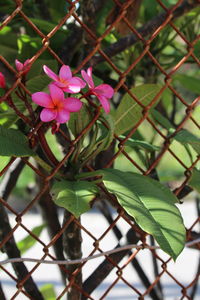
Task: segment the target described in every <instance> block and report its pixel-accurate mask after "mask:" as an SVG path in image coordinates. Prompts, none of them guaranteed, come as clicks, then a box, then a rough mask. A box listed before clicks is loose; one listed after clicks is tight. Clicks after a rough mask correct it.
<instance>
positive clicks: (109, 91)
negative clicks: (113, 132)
mask: <svg viewBox="0 0 200 300" xmlns="http://www.w3.org/2000/svg"><path fill="white" fill-rule="evenodd" d="M81 75H82V77H83V79H84V80H85V81H86V82H87V84H88V87H89V94H90V95H95V96H96V97H97V98H98V99H99V101H100V103H101V105H102V107H103V109H104V110H105V112H106V113H107V114H108V113H109V112H110V103H109V99H110V98H112V96H113V94H114V90H113V88H112V87H111V86H110V85H109V84H100V85H98V86H96V87H95V85H94V81H93V78H92V68H91V67H90V68H88V69H87V72H86V71H84V70H82V71H81Z"/></svg>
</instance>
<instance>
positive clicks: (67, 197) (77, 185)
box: [51, 180, 98, 218]
mask: <svg viewBox="0 0 200 300" xmlns="http://www.w3.org/2000/svg"><path fill="white" fill-rule="evenodd" d="M97 193H98V189H97V187H96V185H95V184H93V183H91V182H86V181H65V180H62V181H59V182H55V183H54V185H53V187H52V190H51V195H52V198H53V200H54V202H55V203H56V204H57V205H58V206H61V207H64V208H66V209H67V210H68V211H70V212H71V213H72V214H73V215H74V216H75V217H76V218H78V217H79V216H80V215H81V214H83V213H84V212H86V211H88V210H89V209H90V205H89V203H90V201H91V200H92V199H94V197H95V195H96V194H97Z"/></svg>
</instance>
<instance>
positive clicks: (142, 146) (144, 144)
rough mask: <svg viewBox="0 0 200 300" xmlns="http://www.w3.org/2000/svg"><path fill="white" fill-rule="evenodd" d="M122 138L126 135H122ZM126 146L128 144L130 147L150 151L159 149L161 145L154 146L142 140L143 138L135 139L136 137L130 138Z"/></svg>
mask: <svg viewBox="0 0 200 300" xmlns="http://www.w3.org/2000/svg"><path fill="white" fill-rule="evenodd" d="M120 138H123V139H124V138H125V136H122V135H121V136H120ZM125 146H128V147H130V148H134V149H138V148H139V149H142V150H145V151H149V152H155V151H159V150H160V147H158V146H154V145H152V144H150V143H148V142H146V141H141V140H135V139H130V138H129V139H128V140H127V141H126V143H125Z"/></svg>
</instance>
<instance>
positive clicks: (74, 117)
mask: <svg viewBox="0 0 200 300" xmlns="http://www.w3.org/2000/svg"><path fill="white" fill-rule="evenodd" d="M91 120H92V115H91V114H90V113H89V111H88V109H87V106H86V104H85V103H83V106H82V108H81V110H80V111H79V112H75V113H73V114H71V115H70V120H69V122H68V127H69V129H70V130H71V132H72V134H73V135H74V136H75V137H76V136H78V135H79V134H80V133H81V131H82V130H83V129H84V128H86V127H87V125H88V124H89V122H90V121H91Z"/></svg>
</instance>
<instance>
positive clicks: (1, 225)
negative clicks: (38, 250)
mask: <svg viewBox="0 0 200 300" xmlns="http://www.w3.org/2000/svg"><path fill="white" fill-rule="evenodd" d="M11 232H12V228H11V226H10V224H9V219H8V215H7V212H6V210H5V208H4V206H3V204H2V203H0V244H2V243H3V249H4V251H5V252H6V254H7V255H8V257H9V258H10V259H12V258H14V257H19V258H21V257H20V256H21V255H20V251H19V249H18V248H17V245H16V242H15V239H14V236H13V235H12V236H10V234H11ZM9 236H10V239H9V240H8V237H9ZM5 239H7V242H6V243H4V240H5ZM12 266H13V269H14V270H15V273H16V275H17V278H18V280H19V283H21V282H23V286H24V288H25V290H26V292H27V293H28V294H29V295H30V296H31V297H32V299H37V300H44V298H43V296H42V294H41V293H40V291H39V290H38V288H37V286H36V284H35V282H34V281H33V279H32V277H31V276H30V273H29V271H28V270H27V268H26V266H25V265H24V263H23V262H17V263H12ZM25 279H26V280H25Z"/></svg>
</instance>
